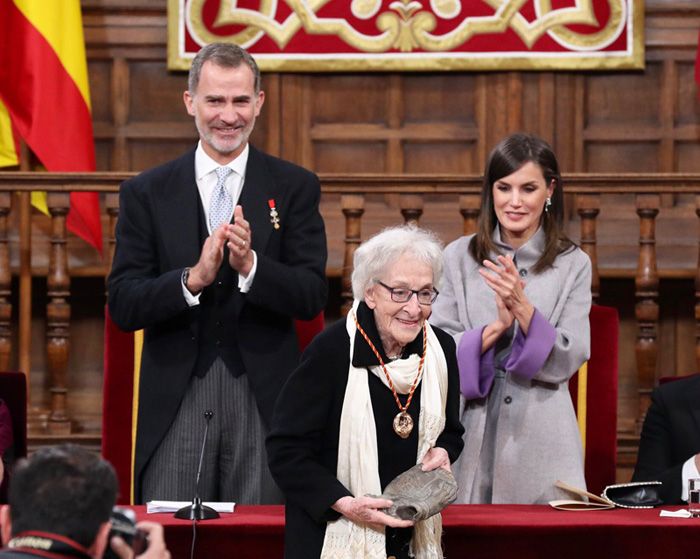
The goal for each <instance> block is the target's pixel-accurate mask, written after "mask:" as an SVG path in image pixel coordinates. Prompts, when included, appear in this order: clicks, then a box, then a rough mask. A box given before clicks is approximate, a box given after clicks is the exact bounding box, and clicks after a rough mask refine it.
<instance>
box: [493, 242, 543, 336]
mask: <svg viewBox="0 0 700 559" xmlns="http://www.w3.org/2000/svg"><path fill="white" fill-rule="evenodd" d="M497 260H498V263H499V264H500V266H499V265H497V264H494V263H493V262H491V261H490V260H484V262H483V264H484V267H485V268H488V270H489V271H486V270H479V273H480V274H481V277H482V278H484V280H485V281H486V284H487V285H488V286H489V287H490V288H491V289H492V290H493V291H494V293H495V294H496V296H497V300H496V305H498V297H500V299H501V302H502V303H503V304H504V305H505V308H506V309H507V310H508V311H509V312H510V313H511V314H512V315H513V317H514V318H515V319H516V320H517V321H518V324H519V326H520V329H521V330H522V331H523V333H524V334H527V330H528V328H529V327H530V321H531V320H532V315H533V313H534V312H535V308H534V307H533V306H532V304H531V303H530V301H529V300H528V298H527V296H526V295H525V282H523V280H522V279H521V278H520V274H519V273H518V269H517V268H516V267H515V264H514V263H513V259H512V258H511V257H510V255H509V256H499V257H498V258H497ZM501 312H502V310H501V309H500V308H499V320H502V315H501Z"/></svg>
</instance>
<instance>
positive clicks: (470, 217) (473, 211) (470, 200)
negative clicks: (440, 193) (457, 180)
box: [459, 194, 481, 235]
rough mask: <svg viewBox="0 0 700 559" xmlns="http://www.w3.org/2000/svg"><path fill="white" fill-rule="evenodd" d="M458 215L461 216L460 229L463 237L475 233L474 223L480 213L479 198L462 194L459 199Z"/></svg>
mask: <svg viewBox="0 0 700 559" xmlns="http://www.w3.org/2000/svg"><path fill="white" fill-rule="evenodd" d="M459 213H461V214H462V229H463V231H464V234H465V235H471V234H472V233H476V222H477V219H479V213H481V196H480V195H479V194H464V195H462V196H460V197H459Z"/></svg>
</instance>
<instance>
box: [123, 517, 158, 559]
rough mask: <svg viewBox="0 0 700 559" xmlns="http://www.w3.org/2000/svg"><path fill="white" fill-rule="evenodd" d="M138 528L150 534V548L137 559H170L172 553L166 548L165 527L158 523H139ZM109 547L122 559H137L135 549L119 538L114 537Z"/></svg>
mask: <svg viewBox="0 0 700 559" xmlns="http://www.w3.org/2000/svg"><path fill="white" fill-rule="evenodd" d="M136 527H137V528H138V529H139V530H142V531H143V532H146V533H147V534H148V548H147V549H146V551H144V552H143V553H142V554H141V555H136V559H138V558H141V559H170V552H169V551H168V548H167V547H165V538H164V535H163V526H161V525H160V524H158V523H156V522H147V521H144V522H139V523H138V524H137V525H136ZM109 545H110V547H111V548H112V551H114V553H116V554H117V556H118V557H119V558H120V559H135V558H134V551H133V549H131V548H130V547H129V546H128V545H127V543H126V542H125V541H124V540H123V539H122V538H120V537H119V536H115V537H113V538H112V540H111V541H110V542H109Z"/></svg>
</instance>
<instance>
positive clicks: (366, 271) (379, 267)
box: [352, 224, 442, 300]
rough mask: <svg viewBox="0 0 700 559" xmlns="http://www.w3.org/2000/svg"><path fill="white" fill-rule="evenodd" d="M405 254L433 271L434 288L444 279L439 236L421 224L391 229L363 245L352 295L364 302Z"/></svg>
mask: <svg viewBox="0 0 700 559" xmlns="http://www.w3.org/2000/svg"><path fill="white" fill-rule="evenodd" d="M404 254H408V255H410V256H413V257H414V258H415V259H416V260H418V261H420V262H423V263H425V264H427V265H429V266H430V267H431V268H432V269H433V285H434V286H435V287H437V286H438V285H439V284H440V279H441V278H442V243H441V242H440V239H438V237H437V235H436V234H435V233H433V232H432V231H429V230H427V229H421V228H420V227H418V226H417V225H414V224H407V225H399V226H396V227H387V228H386V229H384V230H382V231H380V232H379V233H377V234H376V235H374V236H373V237H371V238H370V239H368V240H366V241H365V242H364V243H362V244H361V245H360V246H359V247H357V250H355V256H354V258H353V271H352V294H353V297H354V298H355V299H356V300H362V299H363V298H364V296H365V291H366V290H367V288H368V287H370V286H371V285H372V284H373V283H375V282H376V281H377V280H378V279H379V278H380V277H381V276H382V274H383V273H384V272H385V271H386V270H387V268H389V266H391V265H392V264H394V263H395V262H396V261H397V260H399V258H401V257H402V256H403V255H404Z"/></svg>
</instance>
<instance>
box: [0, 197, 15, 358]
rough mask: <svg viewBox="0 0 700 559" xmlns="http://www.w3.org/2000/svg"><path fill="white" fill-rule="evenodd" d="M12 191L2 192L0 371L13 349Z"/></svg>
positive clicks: (0, 222) (0, 198) (0, 224)
mask: <svg viewBox="0 0 700 559" xmlns="http://www.w3.org/2000/svg"><path fill="white" fill-rule="evenodd" d="M11 196H12V194H11V193H10V192H0V371H7V370H8V369H9V368H10V352H11V350H12V326H11V325H12V303H11V302H10V296H11V295H12V271H11V270H10V249H9V246H8V239H7V216H8V214H9V213H10V206H11V201H12V200H11Z"/></svg>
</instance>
